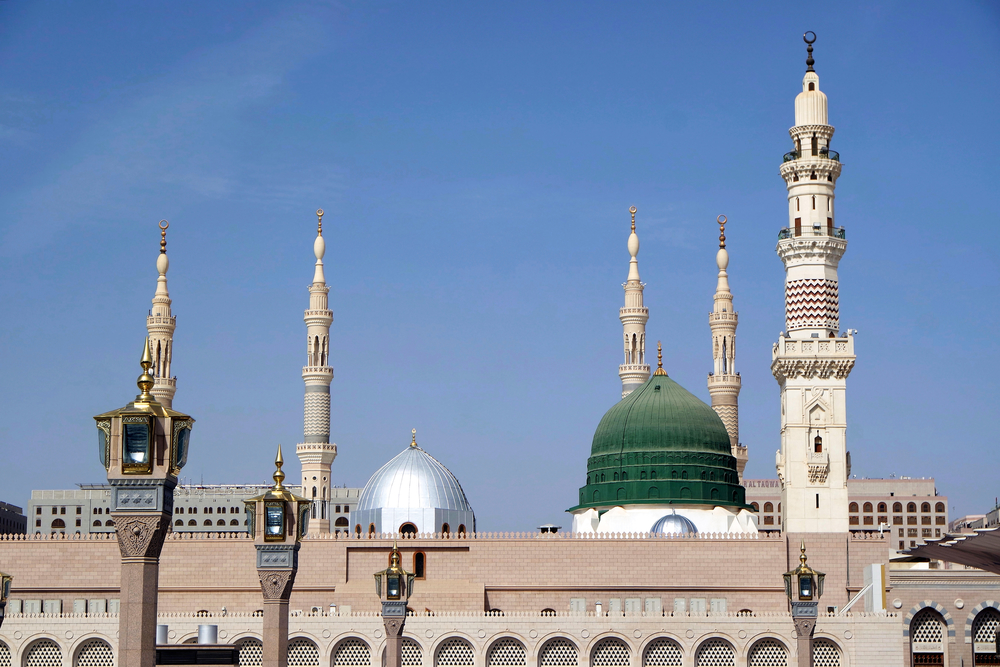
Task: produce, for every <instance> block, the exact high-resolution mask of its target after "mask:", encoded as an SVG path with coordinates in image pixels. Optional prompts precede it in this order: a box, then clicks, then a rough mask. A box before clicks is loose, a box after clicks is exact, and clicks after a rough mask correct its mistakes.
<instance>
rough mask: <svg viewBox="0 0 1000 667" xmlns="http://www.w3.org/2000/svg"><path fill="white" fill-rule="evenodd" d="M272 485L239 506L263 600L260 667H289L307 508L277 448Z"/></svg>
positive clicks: (279, 449) (307, 505)
mask: <svg viewBox="0 0 1000 667" xmlns="http://www.w3.org/2000/svg"><path fill="white" fill-rule="evenodd" d="M274 463H275V466H276V467H277V470H275V472H274V486H272V487H271V488H270V489H268V491H267V493H265V494H264V495H261V496H257V497H256V498H250V499H248V500H246V501H244V503H245V505H246V509H247V516H248V521H247V531H248V532H249V533H250V535H251V536H252V537H253V538H254V544H255V546H256V547H257V576H258V577H260V590H261V593H262V595H263V597H264V632H263V637H262V639H263V642H264V646H263V656H262V663H261V664H262V667H287V665H288V601H289V598H291V596H292V585H293V584H294V583H295V573H296V572H297V571H298V568H299V540H301V539H302V536H303V535H304V534H305V532H306V530H307V525H306V524H307V520H308V517H309V508H310V506H311V505H312V503H311V502H310V501H308V500H306V499H305V498H300V497H299V496H296V495H294V494H293V493H291V492H289V491H288V489H286V488H285V487H284V486H283V485H282V482H283V481H284V479H285V473H284V472H282V470H281V466H282V465H283V464H284V459H283V458H282V456H281V447H280V446H279V447H278V456H277V457H276V458H275V461H274Z"/></svg>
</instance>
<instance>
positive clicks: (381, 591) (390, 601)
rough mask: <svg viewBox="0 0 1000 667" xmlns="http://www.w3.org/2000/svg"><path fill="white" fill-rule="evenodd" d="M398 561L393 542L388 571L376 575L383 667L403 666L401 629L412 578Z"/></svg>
mask: <svg viewBox="0 0 1000 667" xmlns="http://www.w3.org/2000/svg"><path fill="white" fill-rule="evenodd" d="M401 560H402V557H401V556H400V554H399V549H398V548H397V547H396V543H395V542H393V544H392V551H391V552H390V553H389V567H388V568H386V569H384V570H382V571H380V572H376V573H375V594H376V595H378V597H379V600H381V601H382V623H383V624H384V625H385V667H402V664H403V625H404V623H405V622H406V603H407V602H408V601H409V599H410V593H412V592H413V579H414V575H413V573H412V572H407V571H406V570H404V569H403V568H402V567H400V565H399V564H400V562H401Z"/></svg>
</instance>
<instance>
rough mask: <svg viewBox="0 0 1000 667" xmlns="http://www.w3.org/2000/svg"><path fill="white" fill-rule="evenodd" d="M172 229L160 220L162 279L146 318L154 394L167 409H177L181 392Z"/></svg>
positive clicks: (157, 284) (159, 265)
mask: <svg viewBox="0 0 1000 667" xmlns="http://www.w3.org/2000/svg"><path fill="white" fill-rule="evenodd" d="M169 226H170V223H169V222H167V221H166V220H160V256H159V257H157V258H156V270H157V271H158V272H159V274H160V277H159V278H157V279H156V294H154V295H153V307H152V308H150V309H149V316H148V317H147V318H146V331H147V332H148V333H149V350H150V353H151V354H152V355H153V367H152V368H150V369H149V370H150V372H151V373H152V375H153V378H154V379H155V383H154V384H153V388H152V390H150V393H151V394H152V395H153V396H155V397H156V400H157V401H159V403H160V405H162V406H163V407H165V408H170V407H173V404H174V392H176V391H177V378H176V377H172V376H171V375H170V362H171V360H172V359H173V356H174V327H175V326H176V325H177V318H176V317H174V316H173V315H171V314H170V293H169V292H167V269H168V268H169V267H170V260H168V259H167V227H169Z"/></svg>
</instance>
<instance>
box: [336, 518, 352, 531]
mask: <svg viewBox="0 0 1000 667" xmlns="http://www.w3.org/2000/svg"><path fill="white" fill-rule="evenodd" d="M333 525H334V526H336V527H337V528H347V527H348V526H350V525H351V523H350V521H348V520H347V517H346V516H341V517H337V520H336V521H334V522H333Z"/></svg>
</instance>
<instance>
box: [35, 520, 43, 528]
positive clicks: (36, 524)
mask: <svg viewBox="0 0 1000 667" xmlns="http://www.w3.org/2000/svg"><path fill="white" fill-rule="evenodd" d="M41 525H42V520H41V519H35V526H36V527H39V526H41Z"/></svg>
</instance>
